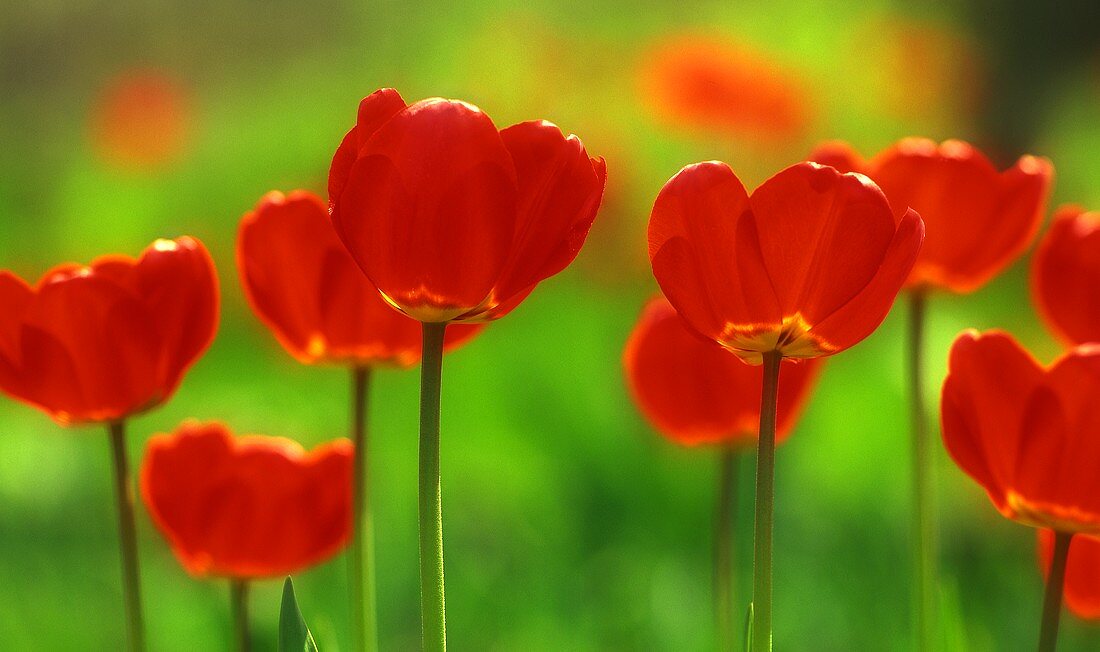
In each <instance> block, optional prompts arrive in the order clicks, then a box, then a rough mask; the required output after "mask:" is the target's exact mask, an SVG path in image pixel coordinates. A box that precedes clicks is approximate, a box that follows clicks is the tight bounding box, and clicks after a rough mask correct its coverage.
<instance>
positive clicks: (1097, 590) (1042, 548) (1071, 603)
mask: <svg viewBox="0 0 1100 652" xmlns="http://www.w3.org/2000/svg"><path fill="white" fill-rule="evenodd" d="M1037 534H1038V538H1039V568H1040V569H1041V570H1042V571H1043V576H1044V577H1046V576H1047V575H1048V574H1049V573H1050V562H1051V559H1052V558H1053V557H1054V532H1052V531H1051V530H1038V532H1037ZM1062 594H1063V597H1064V598H1065V601H1066V606H1067V607H1069V610H1070V611H1072V612H1073V613H1075V614H1077V615H1078V616H1079V617H1081V618H1086V619H1090V620H1097V619H1100V541H1098V540H1096V539H1091V538H1089V537H1082V536H1076V537H1073V540H1072V541H1071V542H1070V544H1069V559H1068V560H1067V562H1066V579H1065V586H1064V587H1063V588H1062Z"/></svg>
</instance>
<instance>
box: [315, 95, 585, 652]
mask: <svg viewBox="0 0 1100 652" xmlns="http://www.w3.org/2000/svg"><path fill="white" fill-rule="evenodd" d="M605 180H606V170H605V166H604V162H603V159H601V158H592V157H589V155H588V153H587V152H586V151H585V149H584V146H583V145H582V144H581V141H580V139H578V138H577V137H576V136H568V137H566V136H565V135H564V134H562V132H561V130H560V129H558V128H557V127H556V126H554V125H553V124H550V123H549V122H546V121H533V122H523V123H520V124H517V125H513V126H511V127H508V128H506V129H502V130H498V129H497V127H496V125H494V124H493V121H492V120H491V119H490V118H489V116H488V115H486V114H485V113H483V112H482V111H481V110H480V109H478V108H477V107H475V106H472V105H470V104H467V103H465V102H459V101H455V100H444V99H439V98H433V99H427V100H421V101H419V102H415V103H413V104H406V103H405V101H404V100H403V99H402V98H401V96H400V95H399V94H398V93H397V91H395V90H393V89H388V88H387V89H382V90H379V91H376V92H375V93H373V94H371V95H370V96H368V97H366V98H365V99H363V101H362V102H361V103H360V105H359V112H358V116H357V120H356V124H355V126H354V127H352V129H351V130H350V131H349V132H348V133H347V135H346V136H345V137H344V139H343V141H342V142H341V143H340V147H339V148H338V149H337V151H336V154H335V156H334V157H333V160H332V167H331V169H330V171H329V180H328V191H329V212H330V215H331V219H332V225H333V227H334V228H335V230H336V234H337V235H338V236H339V238H340V240H342V241H343V243H344V245H345V246H346V247H347V250H348V252H349V253H350V254H351V257H352V258H353V259H354V260H355V262H356V263H357V264H358V265H359V268H360V269H361V270H362V271H363V273H364V274H365V275H366V277H367V278H368V279H369V280H370V282H371V284H373V285H374V287H376V288H377V290H378V292H379V293H380V294H381V296H382V297H383V298H384V299H385V301H386V302H387V303H389V304H390V305H391V306H393V307H394V308H396V309H397V310H400V311H401V312H403V313H405V314H406V315H408V316H410V317H412V318H413V319H416V320H419V321H420V322H422V323H423V330H422V342H423V344H422V351H423V358H422V361H421V403H420V486H419V492H420V500H419V515H420V580H421V616H422V624H423V628H424V630H423V634H424V648H425V649H426V650H433V651H434V650H443V649H445V648H446V642H447V638H446V625H445V620H446V615H445V604H444V590H443V524H442V511H441V501H440V490H439V403H440V384H441V372H442V352H443V342H444V336H445V332H446V327H447V325H448V324H449V323H457V322H464V323H478V322H487V321H492V320H494V319H498V318H500V317H502V316H504V315H505V314H507V313H508V312H510V311H511V310H512V309H514V308H515V307H516V306H518V305H519V304H520V302H522V301H523V299H524V298H526V297H527V295H528V294H530V293H531V291H532V290H533V289H534V288H535V286H536V285H537V284H538V283H539V282H541V281H542V280H544V279H546V278H548V277H550V276H553V275H554V274H556V273H558V272H560V271H561V270H562V269H564V268H565V267H566V266H567V265H568V264H569V263H570V262H571V261H572V260H573V259H574V258H575V257H576V255H577V252H578V251H579V250H580V247H581V244H582V243H583V242H584V239H585V237H586V235H587V234H588V230H589V227H591V225H592V221H593V219H594V218H595V216H596V211H597V209H598V208H599V205H600V201H601V198H602V196H603V189H604V182H605Z"/></svg>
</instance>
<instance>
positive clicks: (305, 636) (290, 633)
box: [279, 576, 317, 652]
mask: <svg viewBox="0 0 1100 652" xmlns="http://www.w3.org/2000/svg"><path fill="white" fill-rule="evenodd" d="M279 652H317V643H316V642H315V641H314V640H313V634H311V633H310V631H309V628H308V627H306V621H305V619H303V618H302V611H301V610H300V609H299V608H298V600H296V599H295V598H294V582H292V581H290V577H289V576H288V577H287V578H286V581H285V582H283V605H282V608H280V609H279Z"/></svg>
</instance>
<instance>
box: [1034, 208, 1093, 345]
mask: <svg viewBox="0 0 1100 652" xmlns="http://www.w3.org/2000/svg"><path fill="white" fill-rule="evenodd" d="M1031 289H1032V294H1033V296H1034V297H1035V304H1036V305H1037V306H1038V307H1039V314H1040V315H1042V316H1043V319H1044V321H1046V323H1047V326H1049V327H1050V328H1051V330H1053V331H1054V332H1055V333H1057V334H1058V336H1059V337H1061V338H1062V339H1063V340H1065V341H1067V342H1069V343H1071V344H1082V343H1084V342H1100V212H1086V211H1085V209H1083V208H1081V207H1080V206H1063V207H1062V208H1060V209H1058V211H1057V212H1056V213H1055V215H1054V224H1052V225H1051V227H1050V231H1048V232H1047V234H1046V236H1044V237H1043V239H1042V241H1041V242H1040V243H1039V248H1038V250H1037V252H1036V254H1035V262H1034V265H1033V267H1032V269H1031Z"/></svg>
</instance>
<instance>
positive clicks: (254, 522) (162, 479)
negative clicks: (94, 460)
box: [140, 421, 353, 579]
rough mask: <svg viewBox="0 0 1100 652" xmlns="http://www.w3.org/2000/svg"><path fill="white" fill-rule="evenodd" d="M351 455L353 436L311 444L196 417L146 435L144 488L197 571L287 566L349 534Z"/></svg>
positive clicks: (339, 543)
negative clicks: (235, 431)
mask: <svg viewBox="0 0 1100 652" xmlns="http://www.w3.org/2000/svg"><path fill="white" fill-rule="evenodd" d="M352 454H353V453H352V444H351V442H350V441H348V440H346V439H337V440H334V441H332V442H329V443H327V444H323V445H321V446H318V447H317V448H315V449H313V450H312V451H310V452H306V451H305V450H304V449H303V448H302V447H301V446H300V445H299V444H298V443H296V442H294V441H291V440H289V439H284V438H281V437H267V436H262V435H245V436H242V437H234V436H233V435H231V434H230V432H229V430H228V429H227V428H226V427H225V426H224V425H222V424H220V423H205V424H203V423H198V422H194V421H189V422H185V423H183V424H182V425H180V427H179V428H177V429H176V431H175V432H174V433H172V434H159V435H155V436H154V437H152V438H151V439H150V440H149V443H148V444H147V445H146V448H145V457H144V458H143V460H142V464H141V477H140V486H141V497H142V500H143V501H144V502H145V506H146V507H147V508H148V510H149V514H150V516H152V518H153V522H154V523H155V524H156V526H157V528H158V529H160V531H161V532H162V533H163V534H164V536H165V537H166V538H167V539H168V542H169V544H170V545H171V547H172V551H173V552H174V553H175V555H176V558H177V559H179V562H180V563H181V564H183V567H184V568H185V569H187V571H188V572H189V573H191V574H192V575H196V576H216V577H228V578H235V579H252V578H263V577H277V576H282V575H289V574H291V573H295V572H297V571H300V570H302V569H304V568H307V567H309V566H312V565H314V564H317V563H320V562H322V561H324V560H325V559H327V558H329V557H331V556H332V555H334V554H336V553H337V552H339V551H340V549H341V548H343V547H344V544H345V543H346V542H347V538H348V535H349V533H350V527H351V480H352V478H351V472H352V471H351V469H352Z"/></svg>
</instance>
